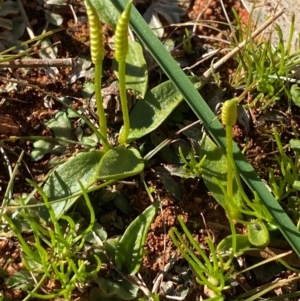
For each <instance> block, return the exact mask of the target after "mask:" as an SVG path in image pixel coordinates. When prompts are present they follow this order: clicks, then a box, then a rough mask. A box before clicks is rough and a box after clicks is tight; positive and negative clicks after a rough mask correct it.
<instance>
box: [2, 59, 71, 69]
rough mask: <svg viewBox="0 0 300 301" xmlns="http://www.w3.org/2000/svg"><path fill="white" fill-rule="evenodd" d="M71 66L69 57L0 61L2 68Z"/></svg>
mask: <svg viewBox="0 0 300 301" xmlns="http://www.w3.org/2000/svg"><path fill="white" fill-rule="evenodd" d="M68 66H73V60H72V59H71V58H66V59H17V60H13V61H9V62H3V63H0V69H2V68H12V69H14V68H39V67H68Z"/></svg>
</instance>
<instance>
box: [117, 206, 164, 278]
mask: <svg viewBox="0 0 300 301" xmlns="http://www.w3.org/2000/svg"><path fill="white" fill-rule="evenodd" d="M158 207H159V202H155V203H153V204H152V205H151V206H149V207H148V208H147V209H146V210H145V211H144V212H143V213H141V214H140V215H139V216H138V217H137V218H136V219H135V220H134V221H133V222H132V223H131V224H130V225H129V226H128V228H127V229H126V231H125V233H124V234H123V236H122V238H121V239H120V242H119V244H118V247H117V250H116V255H115V262H116V266H117V268H118V269H119V270H121V269H122V268H125V269H126V271H127V272H128V273H129V274H130V275H134V274H136V273H137V272H138V270H139V268H140V265H141V263H142V259H143V254H144V245H145V243H146V238H147V233H148V230H149V227H150V225H151V223H152V221H153V219H154V217H155V215H156V213H157V210H158Z"/></svg>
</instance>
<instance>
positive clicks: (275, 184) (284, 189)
mask: <svg viewBox="0 0 300 301" xmlns="http://www.w3.org/2000/svg"><path fill="white" fill-rule="evenodd" d="M273 132H274V137H275V142H276V145H277V149H278V152H279V155H277V156H275V160H276V162H277V165H278V167H279V171H280V173H281V176H275V173H274V169H273V168H269V184H270V187H271V190H272V193H273V194H274V196H275V198H276V200H277V201H282V200H284V199H287V198H288V197H289V196H291V195H292V194H295V193H296V191H298V189H296V187H295V183H297V182H298V181H299V179H300V178H299V167H298V164H299V156H300V153H299V148H298V147H297V140H296V139H293V140H291V141H290V147H291V148H292V149H293V150H294V158H290V157H289V156H288V155H287V153H286V151H285V150H284V148H283V145H282V143H281V141H280V137H279V134H278V131H277V130H276V128H274V129H273Z"/></svg>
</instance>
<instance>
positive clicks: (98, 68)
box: [94, 61, 110, 151]
mask: <svg viewBox="0 0 300 301" xmlns="http://www.w3.org/2000/svg"><path fill="white" fill-rule="evenodd" d="M94 82H95V97H96V106H97V113H98V120H99V131H100V134H101V136H102V137H104V138H105V139H102V140H101V141H102V145H103V147H104V150H105V151H108V150H109V149H110V145H109V144H108V142H107V124H106V116H105V112H104V107H103V103H102V94H101V83H102V61H101V62H99V63H97V64H95V81H94Z"/></svg>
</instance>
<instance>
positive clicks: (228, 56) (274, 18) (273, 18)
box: [203, 9, 286, 81]
mask: <svg viewBox="0 0 300 301" xmlns="http://www.w3.org/2000/svg"><path fill="white" fill-rule="evenodd" d="M285 11H286V10H285V9H282V10H281V11H279V12H278V13H277V14H276V15H274V16H273V17H272V18H271V19H270V20H268V21H267V22H266V23H264V24H263V25H262V26H260V27H259V28H257V29H256V30H255V31H254V32H253V34H252V35H251V36H250V38H251V39H253V38H255V37H256V36H258V35H259V34H260V33H261V32H262V31H264V30H265V29H266V28H267V27H268V26H270V25H271V24H273V23H274V21H275V20H276V19H277V18H279V17H280V16H281V15H282V14H283V13H284V12H285ZM250 38H247V39H246V40H245V41H243V42H242V43H240V44H239V45H237V46H236V47H235V48H234V49H233V50H232V51H230V52H229V53H228V54H226V55H225V56H224V57H222V58H221V59H220V60H218V61H217V62H216V63H215V64H213V65H212V67H211V68H209V69H208V70H207V71H206V72H204V74H203V80H205V79H206V81H207V80H208V79H209V78H210V77H211V75H212V73H213V72H214V71H215V70H216V69H217V68H219V67H220V66H222V65H223V64H224V63H225V62H227V61H228V60H229V59H230V58H232V57H233V56H234V55H235V54H236V53H237V52H239V51H240V50H241V48H243V47H245V45H246V43H247V42H248V41H249V39H250Z"/></svg>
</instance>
